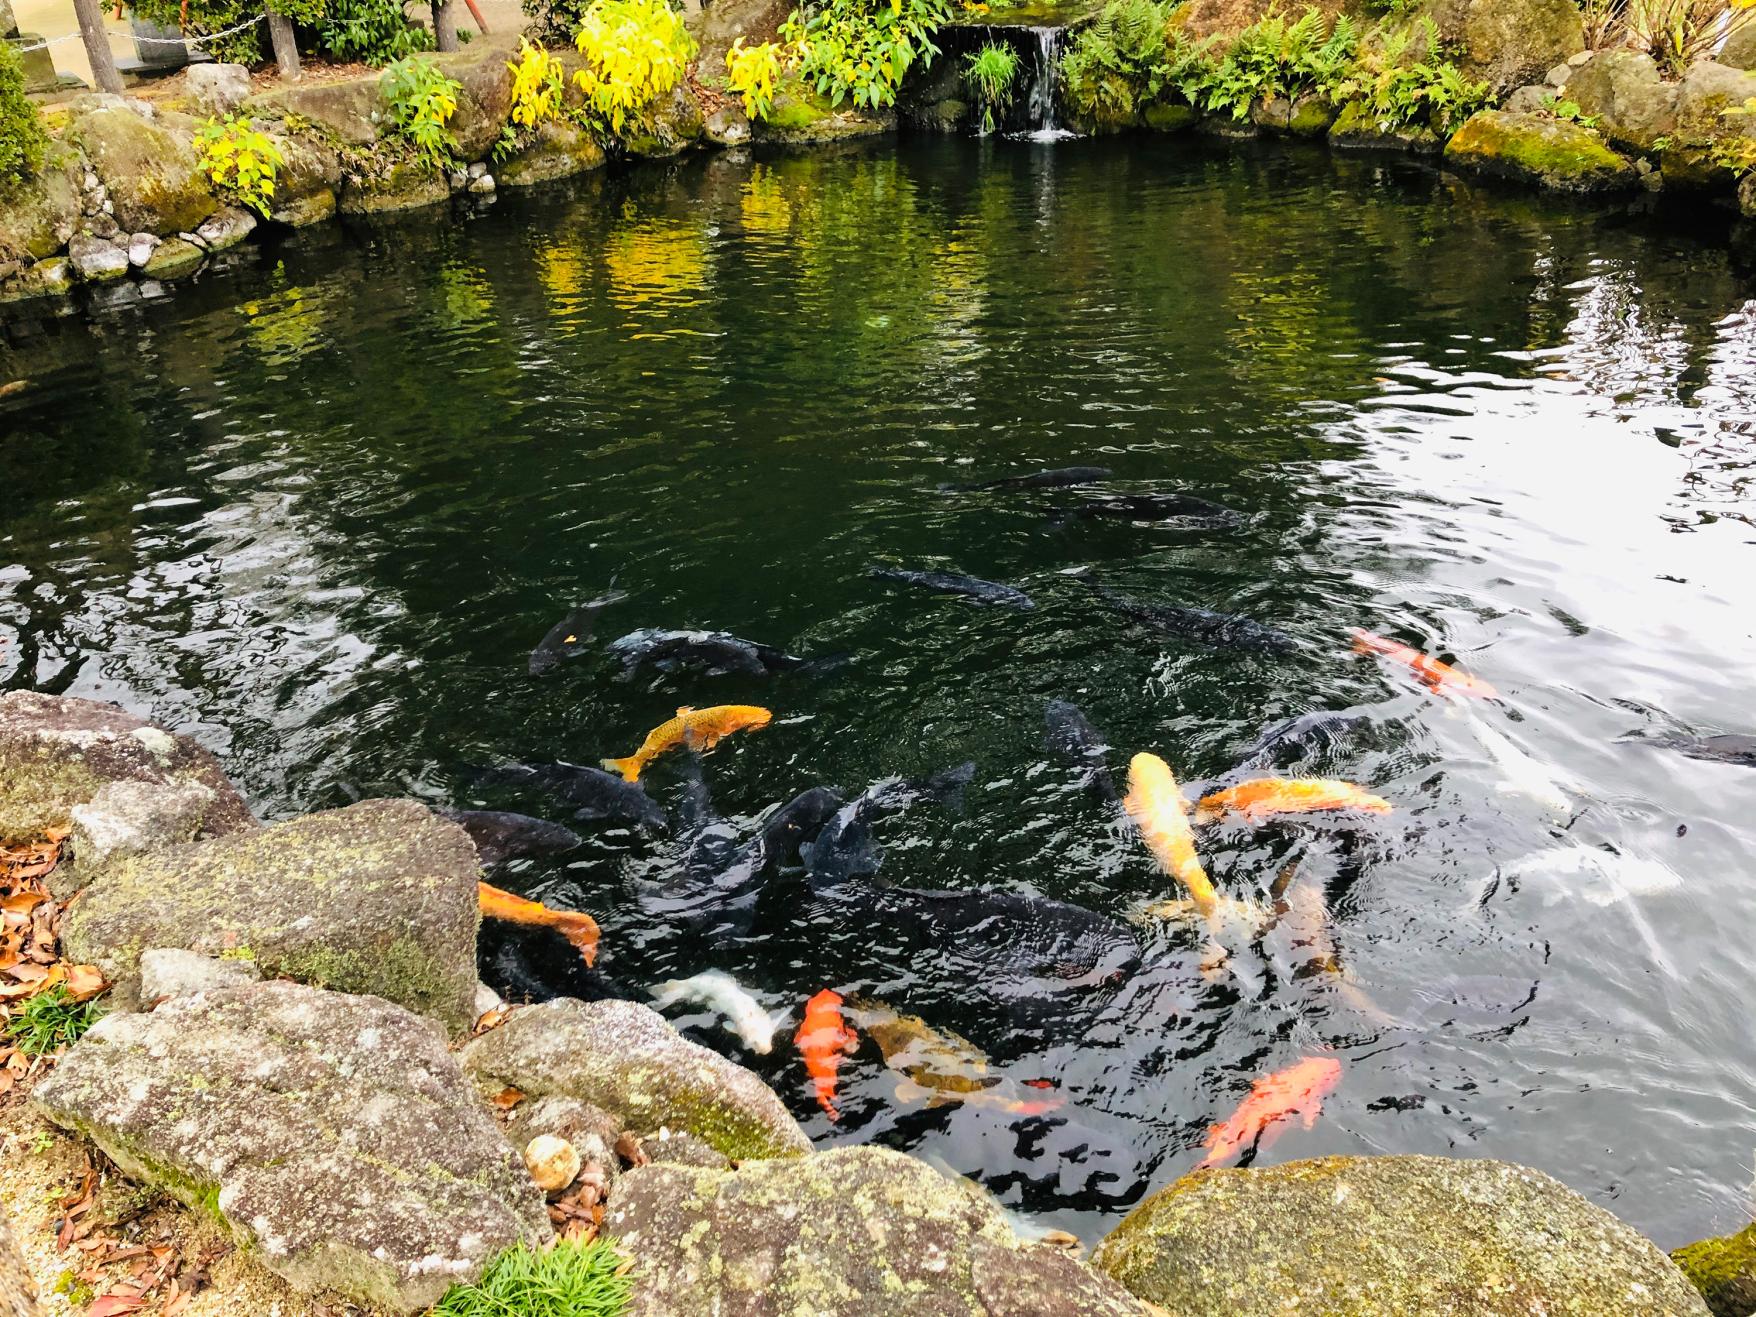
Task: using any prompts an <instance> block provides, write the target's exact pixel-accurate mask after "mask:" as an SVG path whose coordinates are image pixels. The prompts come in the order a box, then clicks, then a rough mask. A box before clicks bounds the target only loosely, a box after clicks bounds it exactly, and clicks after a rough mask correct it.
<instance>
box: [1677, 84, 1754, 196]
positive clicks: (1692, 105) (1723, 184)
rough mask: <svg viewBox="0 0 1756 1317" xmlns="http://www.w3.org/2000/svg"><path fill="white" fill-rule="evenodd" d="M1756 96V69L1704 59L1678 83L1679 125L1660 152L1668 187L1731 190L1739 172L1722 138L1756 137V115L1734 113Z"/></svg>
mask: <svg viewBox="0 0 1756 1317" xmlns="http://www.w3.org/2000/svg"><path fill="white" fill-rule="evenodd" d="M1752 98H1756V73H1751V72H1748V71H1746V70H1744V69H1733V68H1727V67H1726V66H1725V65H1724V64H1716V63H1714V62H1713V61H1712V60H1698V61H1697V62H1696V63H1694V64H1692V65H1690V67H1689V71H1688V72H1687V73H1685V74H1684V75H1683V80H1682V81H1681V82H1680V83H1679V84H1678V85H1677V116H1676V124H1675V126H1674V127H1673V128H1672V130H1671V133H1670V141H1669V142H1668V143H1667V145H1666V146H1665V148H1664V150H1663V151H1662V152H1661V153H1660V155H1659V165H1660V168H1661V169H1662V170H1663V171H1664V178H1665V184H1666V186H1667V187H1685V188H1711V189H1715V190H1720V191H1725V192H1730V191H1731V189H1732V187H1733V185H1734V184H1735V183H1736V181H1737V176H1736V174H1735V172H1734V171H1733V170H1732V169H1730V168H1729V167H1727V166H1726V165H1725V164H1724V163H1722V161H1721V160H1720V155H1721V151H1720V150H1719V149H1718V145H1717V144H1718V142H1719V141H1720V139H1723V138H1726V137H1729V136H1746V137H1747V136H1752V135H1756V115H1748V114H1728V113H1727V111H1728V110H1741V109H1742V108H1743V107H1744V105H1745V104H1746V103H1748V102H1749V101H1750V100H1751V99H1752Z"/></svg>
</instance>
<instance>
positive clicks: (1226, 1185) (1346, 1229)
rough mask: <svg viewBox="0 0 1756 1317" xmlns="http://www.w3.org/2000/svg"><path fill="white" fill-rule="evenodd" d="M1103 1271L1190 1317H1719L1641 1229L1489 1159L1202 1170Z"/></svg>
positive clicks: (1106, 1252)
mask: <svg viewBox="0 0 1756 1317" xmlns="http://www.w3.org/2000/svg"><path fill="white" fill-rule="evenodd" d="M1092 1264H1093V1265H1094V1266H1095V1267H1097V1269H1098V1270H1100V1271H1102V1272H1105V1273H1106V1274H1108V1275H1110V1276H1111V1277H1113V1278H1114V1279H1116V1280H1117V1281H1119V1282H1121V1284H1122V1285H1124V1286H1125V1287H1126V1288H1127V1289H1128V1290H1129V1291H1130V1292H1132V1293H1133V1294H1135V1295H1137V1296H1139V1297H1140V1298H1142V1299H1147V1300H1149V1301H1151V1302H1153V1303H1157V1304H1160V1305H1162V1306H1163V1307H1165V1308H1167V1309H1169V1310H1170V1311H1171V1312H1174V1313H1177V1314H1178V1317H1269V1314H1275V1315H1276V1317H1278V1315H1280V1314H1284V1313H1287V1312H1289V1311H1293V1310H1295V1309H1296V1310H1297V1311H1299V1312H1312V1313H1350V1314H1361V1315H1362V1317H1364V1315H1366V1314H1385V1315H1386V1317H1389V1315H1390V1314H1402V1313H1427V1312H1431V1313H1438V1312H1466V1311H1467V1312H1469V1313H1470V1314H1472V1317H1529V1314H1531V1313H1539V1312H1540V1313H1549V1314H1551V1315H1552V1317H1560V1315H1561V1314H1573V1315H1574V1317H1624V1315H1625V1317H1636V1314H1638V1315H1639V1317H1704V1314H1705V1313H1706V1311H1707V1309H1706V1306H1705V1305H1704V1304H1703V1303H1702V1302H1701V1296H1700V1295H1698V1294H1697V1293H1696V1292H1695V1291H1694V1289H1693V1288H1692V1287H1691V1286H1690V1284H1689V1282H1688V1280H1687V1279H1686V1278H1685V1277H1684V1275H1683V1273H1682V1272H1681V1271H1679V1270H1678V1269H1677V1268H1676V1267H1675V1266H1673V1265H1672V1263H1671V1261H1670V1259H1669V1258H1667V1257H1666V1256H1665V1255H1664V1253H1663V1252H1661V1251H1660V1250H1659V1248H1658V1246H1657V1245H1655V1244H1653V1243H1652V1242H1651V1241H1649V1240H1647V1239H1646V1238H1644V1237H1643V1236H1641V1235H1640V1234H1639V1233H1638V1232H1636V1231H1635V1230H1634V1229H1633V1228H1631V1227H1630V1226H1627V1225H1625V1224H1624V1223H1623V1222H1621V1221H1619V1220H1617V1219H1616V1218H1615V1217H1613V1216H1611V1215H1610V1214H1609V1213H1608V1212H1606V1211H1604V1210H1603V1209H1602V1208H1601V1207H1598V1206H1596V1205H1595V1204H1593V1203H1591V1202H1589V1201H1587V1200H1586V1199H1584V1198H1582V1197H1580V1195H1578V1194H1576V1193H1574V1192H1573V1191H1572V1190H1571V1189H1569V1188H1567V1187H1566V1186H1565V1185H1562V1184H1559V1183H1557V1182H1556V1181H1554V1180H1552V1179H1550V1178H1549V1177H1548V1176H1546V1175H1544V1174H1542V1173H1541V1172H1539V1171H1533V1170H1529V1169H1527V1168H1525V1167H1522V1166H1513V1165H1510V1164H1508V1163H1506V1162H1498V1161H1487V1160H1476V1161H1462V1160H1454V1159H1451V1158H1447V1157H1319V1158H1316V1159H1314V1160H1311V1161H1297V1162H1288V1163H1286V1164H1284V1165H1281V1166H1275V1167H1271V1168H1268V1169H1266V1170H1214V1171H1197V1172H1195V1173H1194V1174H1191V1175H1188V1176H1185V1177H1184V1178H1183V1179H1181V1180H1179V1181H1177V1182H1176V1183H1175V1184H1173V1185H1171V1186H1170V1187H1169V1188H1167V1189H1163V1190H1161V1191H1159V1192H1158V1193H1156V1194H1154V1195H1153V1196H1152V1197H1151V1198H1149V1199H1147V1200H1146V1202H1144V1203H1142V1204H1141V1205H1140V1206H1139V1207H1137V1208H1135V1209H1134V1211H1132V1212H1130V1213H1129V1214H1128V1216H1127V1217H1126V1219H1124V1220H1123V1222H1122V1224H1121V1225H1119V1226H1117V1227H1116V1229H1115V1230H1114V1231H1113V1232H1112V1233H1111V1234H1110V1235H1109V1236H1108V1237H1107V1238H1105V1239H1104V1241H1103V1242H1102V1243H1101V1244H1099V1245H1098V1247H1097V1250H1096V1252H1095V1253H1094V1254H1093V1255H1092Z"/></svg>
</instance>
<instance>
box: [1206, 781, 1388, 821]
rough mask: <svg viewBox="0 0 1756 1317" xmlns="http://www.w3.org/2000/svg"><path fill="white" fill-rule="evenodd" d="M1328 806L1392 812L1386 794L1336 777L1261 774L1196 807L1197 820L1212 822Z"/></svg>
mask: <svg viewBox="0 0 1756 1317" xmlns="http://www.w3.org/2000/svg"><path fill="white" fill-rule="evenodd" d="M1324 809H1354V810H1363V811H1365V812H1366V813H1368V814H1388V813H1390V810H1391V805H1390V802H1389V801H1388V800H1385V799H1384V798H1383V797H1382V796H1374V795H1373V794H1372V793H1371V792H1369V791H1366V790H1364V789H1362V788H1360V787H1357V786H1355V785H1354V784H1353V783H1352V782H1341V781H1337V780H1336V779H1334V778H1327V777H1298V778H1286V777H1259V778H1256V779H1254V780H1252V781H1249V782H1243V783H1240V784H1239V785H1237V786H1235V787H1228V788H1227V789H1226V790H1224V791H1215V792H1214V793H1213V794H1211V795H1207V796H1203V797H1202V798H1201V800H1200V802H1199V803H1198V804H1197V805H1196V806H1195V822H1196V823H1197V824H1198V825H1199V824H1203V823H1212V822H1213V821H1214V820H1215V819H1218V818H1221V817H1223V816H1224V815H1226V814H1241V815H1243V816H1244V818H1245V820H1246V821H1247V822H1250V823H1261V822H1263V821H1264V820H1266V819H1269V818H1271V817H1273V816H1274V815H1276V814H1309V813H1312V812H1313V811H1316V810H1324Z"/></svg>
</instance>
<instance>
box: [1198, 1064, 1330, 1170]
mask: <svg viewBox="0 0 1756 1317" xmlns="http://www.w3.org/2000/svg"><path fill="white" fill-rule="evenodd" d="M1339 1083H1341V1062H1340V1061H1337V1060H1336V1059H1335V1058H1334V1057H1329V1056H1308V1057H1306V1058H1305V1059H1304V1060H1302V1061H1300V1062H1299V1063H1298V1064H1296V1065H1292V1066H1288V1067H1287V1068H1286V1069H1285V1070H1278V1071H1276V1072H1275V1073H1274V1074H1272V1075H1268V1076H1266V1077H1265V1078H1262V1079H1258V1080H1257V1081H1256V1082H1255V1083H1254V1084H1253V1085H1251V1088H1250V1096H1249V1097H1247V1098H1245V1099H1244V1100H1243V1101H1242V1102H1241V1103H1239V1104H1238V1109H1237V1110H1236V1111H1234V1112H1233V1113H1232V1114H1231V1117H1230V1119H1228V1120H1227V1121H1226V1122H1225V1124H1223V1125H1215V1126H1213V1127H1212V1128H1211V1129H1210V1130H1209V1131H1208V1134H1207V1139H1206V1141H1205V1142H1204V1143H1203V1144H1202V1145H1201V1146H1202V1147H1204V1148H1206V1149H1207V1156H1205V1157H1203V1158H1202V1159H1201V1161H1200V1163H1199V1164H1198V1165H1197V1166H1196V1168H1195V1169H1196V1170H1202V1169H1204V1168H1206V1167H1209V1166H1218V1165H1219V1164H1220V1163H1221V1162H1224V1161H1229V1160H1231V1158H1233V1157H1234V1156H1236V1155H1238V1154H1239V1153H1241V1152H1245V1151H1247V1150H1249V1149H1251V1148H1266V1147H1268V1145H1269V1144H1271V1143H1273V1142H1274V1141H1275V1140H1276V1139H1278V1138H1279V1137H1280V1136H1281V1134H1282V1133H1283V1132H1284V1131H1285V1129H1286V1124H1287V1121H1288V1119H1289V1118H1290V1117H1293V1116H1302V1117H1303V1118H1304V1126H1305V1128H1306V1129H1310V1128H1311V1127H1312V1126H1313V1125H1315V1124H1316V1123H1317V1117H1318V1116H1319V1115H1321V1114H1322V1112H1323V1099H1324V1098H1325V1097H1327V1096H1328V1095H1329V1094H1330V1093H1332V1092H1334V1091H1335V1086H1336V1085H1337V1084H1339Z"/></svg>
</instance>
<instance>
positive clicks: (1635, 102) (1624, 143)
mask: <svg viewBox="0 0 1756 1317" xmlns="http://www.w3.org/2000/svg"><path fill="white" fill-rule="evenodd" d="M1678 91H1679V87H1678V84H1677V83H1674V82H1666V81H1664V79H1663V77H1662V76H1661V74H1660V72H1659V67H1658V61H1656V60H1655V59H1653V57H1652V56H1651V55H1648V54H1646V53H1645V52H1643V51H1636V50H1600V51H1598V52H1597V53H1596V54H1595V55H1593V56H1592V57H1591V59H1590V60H1589V61H1587V63H1586V64H1585V65H1584V66H1583V67H1582V68H1580V69H1579V70H1578V71H1576V72H1575V73H1574V74H1573V76H1572V77H1570V78H1569V79H1567V99H1568V100H1570V101H1572V102H1573V103H1574V104H1575V105H1577V106H1578V107H1579V112H1580V114H1582V115H1584V116H1585V117H1586V118H1588V119H1593V120H1595V121H1596V124H1595V126H1596V128H1597V130H1598V131H1599V132H1601V133H1602V134H1603V135H1604V139H1605V140H1606V141H1608V142H1609V143H1610V144H1611V145H1612V146H1618V147H1621V148H1622V149H1623V150H1625V151H1639V152H1642V153H1645V152H1649V151H1655V150H1657V149H1658V147H1659V144H1660V143H1661V142H1663V141H1664V140H1665V139H1666V138H1668V137H1669V136H1670V135H1671V134H1672V133H1674V132H1676V131H1677V94H1678Z"/></svg>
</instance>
